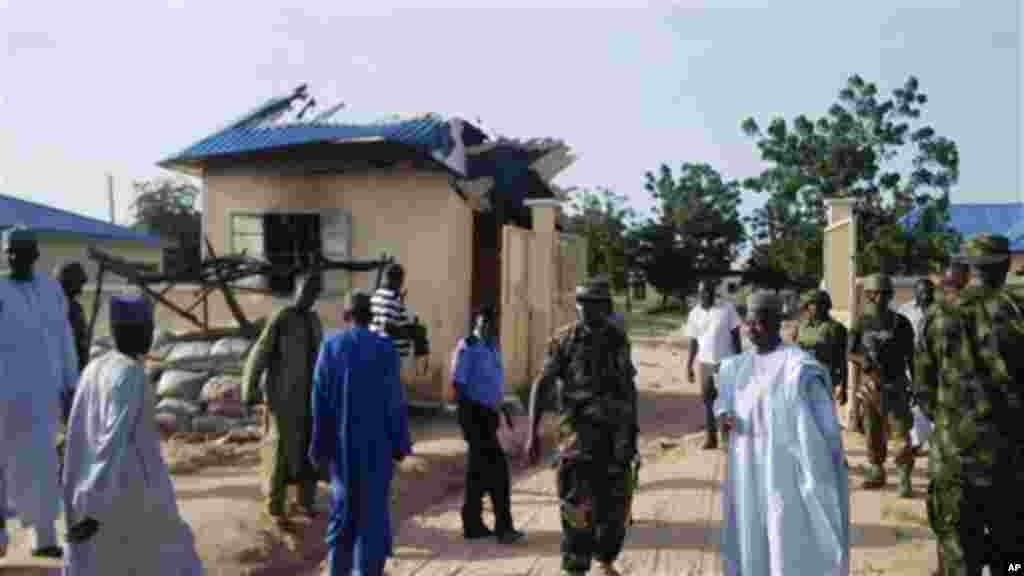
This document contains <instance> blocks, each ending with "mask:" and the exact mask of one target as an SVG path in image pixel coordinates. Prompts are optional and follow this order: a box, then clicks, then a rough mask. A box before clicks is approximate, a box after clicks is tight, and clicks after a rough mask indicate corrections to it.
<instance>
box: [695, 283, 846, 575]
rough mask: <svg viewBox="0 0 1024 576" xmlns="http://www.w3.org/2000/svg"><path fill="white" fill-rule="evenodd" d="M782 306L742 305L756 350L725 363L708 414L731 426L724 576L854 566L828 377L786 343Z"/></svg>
mask: <svg viewBox="0 0 1024 576" xmlns="http://www.w3.org/2000/svg"><path fill="white" fill-rule="evenodd" d="M781 326H782V302H781V300H780V299H779V297H778V296H776V295H775V294H772V293H768V292H759V293H756V294H754V295H753V296H751V298H750V300H749V302H748V305H747V327H748V329H749V332H750V340H751V342H752V343H753V345H754V349H753V350H748V351H746V352H744V353H742V354H740V355H737V356H732V357H730V358H728V359H726V360H724V361H723V362H722V366H721V369H720V371H719V378H720V381H721V382H720V385H721V386H720V389H721V391H722V393H721V395H720V396H719V398H718V399H717V401H716V402H715V406H714V411H715V415H716V417H717V418H718V419H719V423H720V425H721V426H722V430H724V431H727V432H730V436H729V444H728V454H729V455H728V459H727V462H728V468H727V472H726V477H725V481H724V482H723V484H722V507H723V510H722V518H723V526H722V545H721V550H722V561H723V564H724V566H723V572H724V573H725V574H726V575H727V576H788V575H790V574H829V575H830V576H845V575H846V574H849V572H850V513H849V506H850V494H849V483H848V478H847V475H848V471H847V467H846V461H845V458H844V457H843V444H842V436H841V435H840V430H839V420H838V418H837V417H836V411H835V405H834V404H833V402H832V386H831V383H830V380H831V378H830V376H829V372H828V370H826V369H825V368H824V367H823V366H822V365H821V364H819V363H818V362H817V361H816V360H815V359H814V358H813V357H812V356H811V355H809V354H808V353H807V352H804V351H803V350H801V349H800V348H799V347H797V346H794V345H790V344H784V343H783V342H782V336H781V333H780V329H781Z"/></svg>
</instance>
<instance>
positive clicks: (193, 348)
mask: <svg viewBox="0 0 1024 576" xmlns="http://www.w3.org/2000/svg"><path fill="white" fill-rule="evenodd" d="M211 347H212V346H211V345H210V343H209V342H179V343H178V344H175V345H174V349H173V350H171V353H170V354H168V355H167V358H166V359H165V360H166V361H167V362H174V361H175V360H181V359H182V358H205V357H206V356H209V355H210V348H211Z"/></svg>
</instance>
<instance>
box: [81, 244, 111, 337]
mask: <svg viewBox="0 0 1024 576" xmlns="http://www.w3.org/2000/svg"><path fill="white" fill-rule="evenodd" d="M106 273H107V267H106V266H105V265H104V263H103V261H102V260H101V261H100V269H99V272H98V273H97V274H96V291H95V292H93V298H92V317H91V318H89V336H88V338H87V339H86V341H85V342H86V345H85V349H86V353H89V351H91V350H92V337H93V334H94V333H95V330H96V317H97V316H99V314H100V299H101V298H103V276H104V275H105V274H106Z"/></svg>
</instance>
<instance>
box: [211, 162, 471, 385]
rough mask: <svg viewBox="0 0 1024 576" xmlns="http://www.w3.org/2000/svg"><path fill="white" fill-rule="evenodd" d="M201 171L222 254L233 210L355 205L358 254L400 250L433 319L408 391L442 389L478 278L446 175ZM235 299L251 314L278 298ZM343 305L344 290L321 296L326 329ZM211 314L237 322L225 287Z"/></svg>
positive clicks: (358, 277) (466, 211)
mask: <svg viewBox="0 0 1024 576" xmlns="http://www.w3.org/2000/svg"><path fill="white" fill-rule="evenodd" d="M205 180H206V182H205V184H206V198H205V199H204V200H205V208H206V211H205V213H204V219H205V221H204V226H205V229H206V233H207V235H208V236H209V239H210V243H211V244H212V246H213V248H214V250H215V251H216V252H217V254H218V255H221V254H227V253H229V252H230V248H231V247H230V245H229V243H230V215H231V214H232V213H233V212H259V211H268V210H276V211H318V210H323V209H337V208H342V209H345V210H347V211H349V213H350V214H351V216H352V230H351V234H352V236H351V248H352V257H353V258H356V259H370V258H376V257H378V256H379V255H380V253H381V252H382V251H386V252H387V253H388V254H390V255H392V256H394V257H396V258H397V259H398V261H399V262H401V263H402V265H403V266H405V268H406V288H407V289H408V292H409V293H408V298H407V301H406V303H407V304H408V305H409V307H410V308H411V310H412V311H413V312H414V313H415V314H416V315H417V316H419V318H420V320H421V321H422V322H423V323H424V324H425V325H426V326H427V330H428V335H429V338H430V344H431V356H430V361H429V370H428V371H427V372H428V373H427V374H426V375H425V376H420V377H417V378H412V377H411V376H409V377H407V378H406V380H407V383H408V384H409V385H410V386H411V387H412V388H413V390H412V391H411V393H410V397H411V398H412V399H417V398H419V399H437V398H440V395H441V394H442V393H443V390H444V389H443V386H442V384H443V382H444V379H446V378H447V376H446V375H447V372H448V366H447V363H448V360H449V356H450V354H451V351H452V349H453V348H454V346H455V343H456V341H457V339H458V338H459V337H461V336H462V335H464V334H465V332H466V329H467V326H468V323H469V315H470V310H469V306H470V290H471V286H472V282H471V274H472V238H473V236H472V225H473V219H472V212H471V210H470V208H468V207H467V206H466V205H465V203H464V202H463V201H462V199H461V198H460V197H459V196H458V195H457V194H456V193H455V192H454V191H453V190H452V189H451V187H450V185H449V180H448V176H447V175H443V174H432V173H424V172H415V171H412V170H401V169H398V170H382V171H375V172H370V173H357V174H343V175H329V176H282V175H277V174H268V173H264V174H261V173H258V172H255V171H243V170H237V169H233V170H227V171H219V172H217V173H208V174H207V175H206V179H205ZM375 279H376V273H375V272H374V273H358V274H354V275H353V286H354V287H355V288H363V289H371V288H372V287H373V282H374V281H375ZM239 302H240V304H242V306H243V307H244V308H245V310H246V314H247V315H249V316H251V317H258V316H262V315H266V314H268V313H269V312H270V311H271V310H272V308H273V307H274V306H275V305H279V303H275V302H273V299H271V298H268V297H266V296H261V295H252V294H247V295H240V296H239ZM341 306H342V302H341V299H340V298H337V299H333V300H325V301H321V302H320V304H319V305H318V310H319V311H320V315H321V317H322V318H323V320H324V324H325V327H326V328H327V329H328V330H330V329H333V328H337V327H338V326H339V325H340V318H341ZM211 317H212V318H213V319H214V321H213V322H212V323H213V324H214V325H221V326H223V325H230V324H231V323H232V320H231V316H230V314H229V312H228V310H227V308H226V307H225V306H224V305H223V301H222V300H221V299H220V298H219V297H216V298H214V299H211ZM420 370H421V371H423V370H424V367H423V366H421V367H420Z"/></svg>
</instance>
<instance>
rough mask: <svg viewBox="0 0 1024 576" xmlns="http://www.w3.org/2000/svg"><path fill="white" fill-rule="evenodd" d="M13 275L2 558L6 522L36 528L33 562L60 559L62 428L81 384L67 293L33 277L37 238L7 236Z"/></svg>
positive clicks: (6, 330) (0, 299) (6, 320)
mask: <svg viewBox="0 0 1024 576" xmlns="http://www.w3.org/2000/svg"><path fill="white" fill-rule="evenodd" d="M3 246H4V251H5V253H6V257H7V262H8V266H9V268H10V274H9V275H8V276H7V277H4V278H2V279H0V327H2V329H0V356H2V357H3V361H4V363H5V365H6V372H7V375H6V377H5V378H4V380H3V385H2V386H0V505H2V506H3V508H4V510H3V511H2V514H0V518H2V522H0V528H2V529H0V556H2V555H4V554H6V552H7V530H6V518H7V517H10V516H15V515H16V516H18V517H19V518H20V519H21V522H22V524H23V525H25V526H31V527H32V528H33V532H34V536H35V542H34V547H33V550H32V554H33V555H35V556H42V557H49V558H59V557H60V555H61V549H60V547H59V546H57V533H56V527H55V523H56V520H57V515H58V514H59V512H60V490H59V488H58V486H57V482H58V478H57V474H58V472H57V453H56V450H54V445H55V442H56V441H57V424H58V421H59V419H60V408H61V400H62V398H63V397H64V395H66V394H68V393H69V392H70V390H72V389H73V388H74V387H75V384H76V383H77V381H78V354H77V352H76V351H75V344H74V340H73V338H72V336H71V327H70V325H69V324H68V320H67V314H68V309H67V301H66V300H65V298H64V291H63V289H62V288H61V287H60V285H59V284H58V283H57V282H56V281H55V280H53V279H52V278H50V277H48V276H45V275H43V274H37V273H35V272H34V268H35V263H36V261H37V260H38V259H39V247H38V244H37V242H36V238H35V235H34V234H33V233H32V232H30V231H28V230H26V229H24V228H12V229H9V230H7V231H6V232H5V233H4V236H3Z"/></svg>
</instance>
